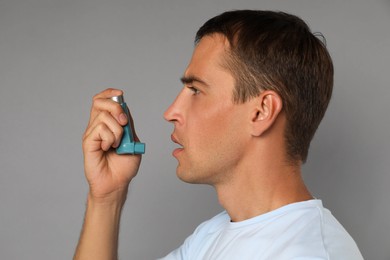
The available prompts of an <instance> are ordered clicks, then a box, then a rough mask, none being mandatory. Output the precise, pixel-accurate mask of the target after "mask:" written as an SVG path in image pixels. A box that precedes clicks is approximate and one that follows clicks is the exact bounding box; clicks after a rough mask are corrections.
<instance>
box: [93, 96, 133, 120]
mask: <svg viewBox="0 0 390 260" xmlns="http://www.w3.org/2000/svg"><path fill="white" fill-rule="evenodd" d="M102 111H106V112H109V113H110V114H111V115H112V116H113V117H114V118H115V119H116V120H117V122H118V123H119V124H120V125H125V124H126V123H127V117H126V114H125V113H124V111H123V109H122V107H121V105H120V104H118V103H117V102H115V101H113V100H111V99H107V98H98V99H94V100H93V104H92V109H91V116H90V121H89V123H88V125H90V124H91V123H92V122H93V121H94V120H95V118H96V117H97V116H98V115H99V114H100V112H102Z"/></svg>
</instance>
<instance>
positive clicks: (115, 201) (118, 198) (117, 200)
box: [87, 188, 128, 209]
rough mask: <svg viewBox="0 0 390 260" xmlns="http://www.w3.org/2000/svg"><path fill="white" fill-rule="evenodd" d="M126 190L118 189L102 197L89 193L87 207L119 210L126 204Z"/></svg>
mask: <svg viewBox="0 0 390 260" xmlns="http://www.w3.org/2000/svg"><path fill="white" fill-rule="evenodd" d="M127 190H128V189H127V188H125V189H118V190H116V191H113V192H111V193H109V194H106V195H104V196H96V195H95V194H94V193H93V192H91V191H89V193H88V199H87V206H88V207H98V208H111V209H113V208H118V209H121V208H122V207H123V205H124V204H125V202H126V198H127Z"/></svg>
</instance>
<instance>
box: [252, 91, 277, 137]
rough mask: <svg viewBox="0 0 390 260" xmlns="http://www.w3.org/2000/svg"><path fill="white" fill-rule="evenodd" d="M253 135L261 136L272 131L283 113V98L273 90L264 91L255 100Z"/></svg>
mask: <svg viewBox="0 0 390 260" xmlns="http://www.w3.org/2000/svg"><path fill="white" fill-rule="evenodd" d="M253 101H254V102H255V103H254V110H253V112H252V113H253V114H252V135H253V136H261V135H262V134H263V133H265V132H266V131H267V130H268V129H270V128H271V127H272V126H273V125H274V123H275V121H276V119H277V118H278V116H279V114H280V113H281V111H282V107H283V102H282V98H281V97H280V96H279V95H278V94H277V93H276V92H275V91H272V90H266V91H263V92H262V93H261V94H260V95H259V96H258V97H256V98H254V100H253Z"/></svg>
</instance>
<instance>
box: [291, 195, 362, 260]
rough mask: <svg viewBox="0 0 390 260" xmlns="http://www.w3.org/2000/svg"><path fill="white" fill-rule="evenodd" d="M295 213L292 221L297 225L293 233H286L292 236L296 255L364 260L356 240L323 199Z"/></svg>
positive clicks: (306, 204)
mask: <svg viewBox="0 0 390 260" xmlns="http://www.w3.org/2000/svg"><path fill="white" fill-rule="evenodd" d="M295 214H296V216H295V219H294V217H293V218H292V219H290V220H292V221H293V222H294V225H293V226H292V227H291V229H290V231H291V232H286V234H287V235H290V236H291V237H290V239H291V240H290V243H291V242H292V243H291V244H290V245H291V246H290V250H293V251H295V252H294V254H293V255H297V256H299V255H310V256H318V257H322V258H318V259H363V258H362V256H361V254H360V251H359V249H358V247H357V245H356V243H355V241H354V240H353V238H352V237H351V236H350V235H349V233H348V232H347V231H346V230H345V229H344V227H343V226H342V225H341V224H340V223H339V222H338V221H337V219H336V218H335V217H334V216H333V215H332V213H331V212H330V211H329V210H328V209H326V208H324V207H323V206H322V202H321V201H320V200H313V201H310V202H307V203H302V204H301V205H298V207H297V210H296V211H295ZM293 259H307V258H293ZM310 259H311V258H310ZM314 259H316V258H314Z"/></svg>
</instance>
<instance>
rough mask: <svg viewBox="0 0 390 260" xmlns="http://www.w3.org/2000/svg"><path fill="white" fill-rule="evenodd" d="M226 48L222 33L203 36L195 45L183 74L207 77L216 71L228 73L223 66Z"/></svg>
mask: <svg viewBox="0 0 390 260" xmlns="http://www.w3.org/2000/svg"><path fill="white" fill-rule="evenodd" d="M228 48H229V44H228V41H227V39H226V38H225V37H224V36H223V35H221V34H212V35H208V36H204V37H203V38H202V39H201V40H200V42H199V43H198V44H197V45H196V47H195V49H194V52H193V55H192V58H191V61H190V64H189V65H188V67H187V69H186V71H185V74H184V75H185V76H198V77H205V78H206V79H207V78H209V77H212V76H213V75H215V73H218V71H220V72H224V73H229V72H228V71H227V69H226V68H225V67H224V66H223V64H224V63H225V55H226V51H227V50H228ZM229 74H230V73H229ZM206 79H205V80H206Z"/></svg>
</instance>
